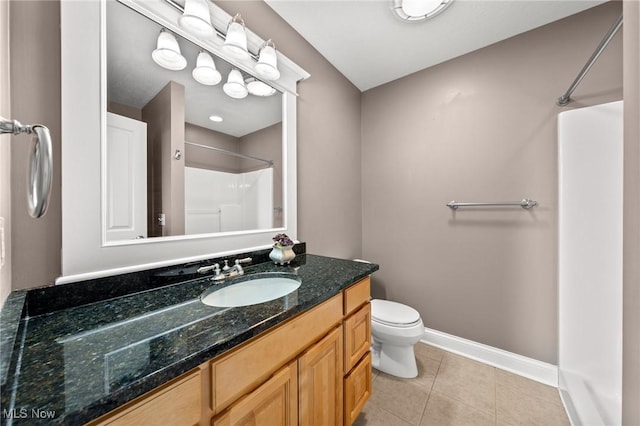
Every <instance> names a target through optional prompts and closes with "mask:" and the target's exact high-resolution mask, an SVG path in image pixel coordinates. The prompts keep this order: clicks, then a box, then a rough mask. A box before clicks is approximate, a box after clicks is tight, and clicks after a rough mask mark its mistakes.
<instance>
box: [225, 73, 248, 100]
mask: <svg viewBox="0 0 640 426" xmlns="http://www.w3.org/2000/svg"><path fill="white" fill-rule="evenodd" d="M222 90H223V91H224V93H226V94H227V95H228V96H229V97H232V98H234V99H242V98H246V97H247V95H248V94H249V92H248V91H247V86H245V84H244V80H243V79H242V74H241V73H240V71H238V70H236V69H233V70H231V72H230V73H229V77H227V82H226V83H225V84H224V86H222Z"/></svg>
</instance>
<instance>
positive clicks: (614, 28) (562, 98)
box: [556, 14, 622, 106]
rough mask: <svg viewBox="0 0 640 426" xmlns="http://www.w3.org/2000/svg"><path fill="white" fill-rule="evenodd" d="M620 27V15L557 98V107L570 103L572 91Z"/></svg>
mask: <svg viewBox="0 0 640 426" xmlns="http://www.w3.org/2000/svg"><path fill="white" fill-rule="evenodd" d="M621 25H622V14H620V16H618V19H616V22H614V24H613V25H612V26H611V28H610V29H609V31H608V32H607V34H606V35H605V36H604V38H603V39H602V41H601V42H600V44H599V45H598V47H596V50H595V51H594V52H593V54H592V55H591V57H590V58H589V60H588V61H587V63H586V64H585V65H584V67H582V70H580V73H579V74H578V76H577V77H576V79H575V80H573V83H571V86H569V88H568V89H567V91H566V92H565V94H564V95H562V96H560V97H559V98H558V100H557V101H556V104H557V105H558V106H565V105H567V104H568V103H569V102H571V94H572V93H573V91H574V90H576V87H577V86H578V84H580V82H581V81H582V79H583V78H584V76H585V75H586V74H587V72H589V69H590V68H591V66H592V65H593V64H594V62H595V61H596V60H597V59H598V57H599V56H600V54H601V53H602V51H603V50H604V49H605V48H606V47H607V45H608V44H609V42H610V41H611V39H612V38H613V36H614V35H616V33H617V32H618V30H619V29H620V26H621Z"/></svg>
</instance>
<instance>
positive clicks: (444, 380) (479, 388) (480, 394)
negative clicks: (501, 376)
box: [432, 353, 496, 414]
mask: <svg viewBox="0 0 640 426" xmlns="http://www.w3.org/2000/svg"><path fill="white" fill-rule="evenodd" d="M495 370H496V369H495V368H494V367H491V366H489V365H486V364H482V363H480V362H477V361H473V360H471V359H468V358H464V357H461V356H458V355H455V354H451V353H445V355H444V357H443V358H442V363H441V364H440V369H439V370H438V375H437V376H436V380H435V383H434V385H433V388H432V391H434V392H437V393H439V394H441V395H445V396H447V397H449V398H453V399H456V400H458V401H460V402H463V403H465V404H467V405H470V406H471V407H473V408H476V409H478V410H482V411H484V412H485V413H489V414H494V413H495V407H496V404H495V402H496V399H495V394H496V393H495V391H496V386H495V385H496V379H495Z"/></svg>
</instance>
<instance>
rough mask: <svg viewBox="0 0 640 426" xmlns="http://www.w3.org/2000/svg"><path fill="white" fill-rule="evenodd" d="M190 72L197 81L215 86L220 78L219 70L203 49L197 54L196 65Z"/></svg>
mask: <svg viewBox="0 0 640 426" xmlns="http://www.w3.org/2000/svg"><path fill="white" fill-rule="evenodd" d="M192 74H193V78H195V79H196V81H197V82H198V83H200V84H205V85H207V86H215V85H216V84H218V83H220V80H222V75H220V71H218V70H217V69H216V64H215V63H214V62H213V58H212V57H211V55H209V54H208V53H207V52H205V51H204V50H202V51H200V53H199V54H198V59H197V61H196V67H195V68H194V69H193V72H192Z"/></svg>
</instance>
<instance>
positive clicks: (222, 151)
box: [184, 141, 273, 167]
mask: <svg viewBox="0 0 640 426" xmlns="http://www.w3.org/2000/svg"><path fill="white" fill-rule="evenodd" d="M184 143H185V144H187V145H192V146H197V147H199V148H205V149H210V150H212V151H218V152H221V153H223V154H227V155H231V156H233V157H239V158H245V159H247V160H256V161H262V162H263V163H267V165H268V166H269V167H273V161H271V160H265V159H264V158H258V157H252V156H251V155H244V154H239V153H237V152H233V151H229V150H226V149H222V148H217V147H215V146H209V145H202V144H199V143H194V142H189V141H184Z"/></svg>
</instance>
